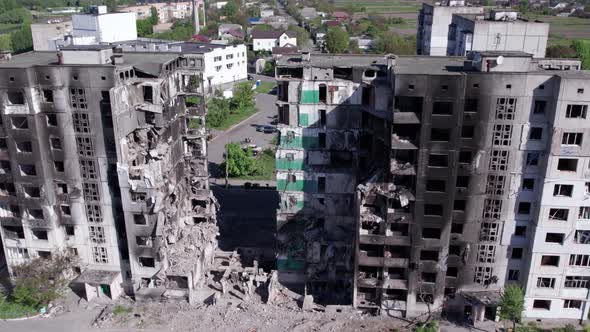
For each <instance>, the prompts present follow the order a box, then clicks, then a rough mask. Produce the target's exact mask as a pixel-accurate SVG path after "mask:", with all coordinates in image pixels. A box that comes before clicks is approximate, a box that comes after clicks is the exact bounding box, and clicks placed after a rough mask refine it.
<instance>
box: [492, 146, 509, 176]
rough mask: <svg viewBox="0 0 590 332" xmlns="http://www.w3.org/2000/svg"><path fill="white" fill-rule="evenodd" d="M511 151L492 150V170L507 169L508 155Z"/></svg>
mask: <svg viewBox="0 0 590 332" xmlns="http://www.w3.org/2000/svg"><path fill="white" fill-rule="evenodd" d="M509 155H510V153H509V152H508V151H506V150H492V151H491V152H490V163H489V166H488V168H489V170H490V171H505V170H506V169H507V167H508V157H509Z"/></svg>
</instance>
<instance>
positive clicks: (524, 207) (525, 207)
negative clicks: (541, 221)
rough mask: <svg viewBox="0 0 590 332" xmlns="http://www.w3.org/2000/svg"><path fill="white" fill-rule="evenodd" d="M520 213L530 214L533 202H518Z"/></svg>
mask: <svg viewBox="0 0 590 332" xmlns="http://www.w3.org/2000/svg"><path fill="white" fill-rule="evenodd" d="M518 213H519V214H530V213H531V203H530V202H520V203H518Z"/></svg>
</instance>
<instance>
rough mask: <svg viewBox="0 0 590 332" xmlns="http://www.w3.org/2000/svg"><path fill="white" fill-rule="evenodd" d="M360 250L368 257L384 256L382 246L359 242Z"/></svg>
mask: <svg viewBox="0 0 590 332" xmlns="http://www.w3.org/2000/svg"><path fill="white" fill-rule="evenodd" d="M359 251H360V252H361V254H362V255H364V256H367V257H383V252H382V249H381V247H379V246H374V245H370V244H359Z"/></svg>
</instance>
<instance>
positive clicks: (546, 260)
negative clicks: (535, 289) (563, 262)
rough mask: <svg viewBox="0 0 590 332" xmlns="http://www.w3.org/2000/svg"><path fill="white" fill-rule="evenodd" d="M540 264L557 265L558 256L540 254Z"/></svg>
mask: <svg viewBox="0 0 590 332" xmlns="http://www.w3.org/2000/svg"><path fill="white" fill-rule="evenodd" d="M541 266H555V267H558V266H559V256H551V255H543V256H541Z"/></svg>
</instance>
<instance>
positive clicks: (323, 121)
mask: <svg viewBox="0 0 590 332" xmlns="http://www.w3.org/2000/svg"><path fill="white" fill-rule="evenodd" d="M325 125H326V110H320V127H323V126H325Z"/></svg>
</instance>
